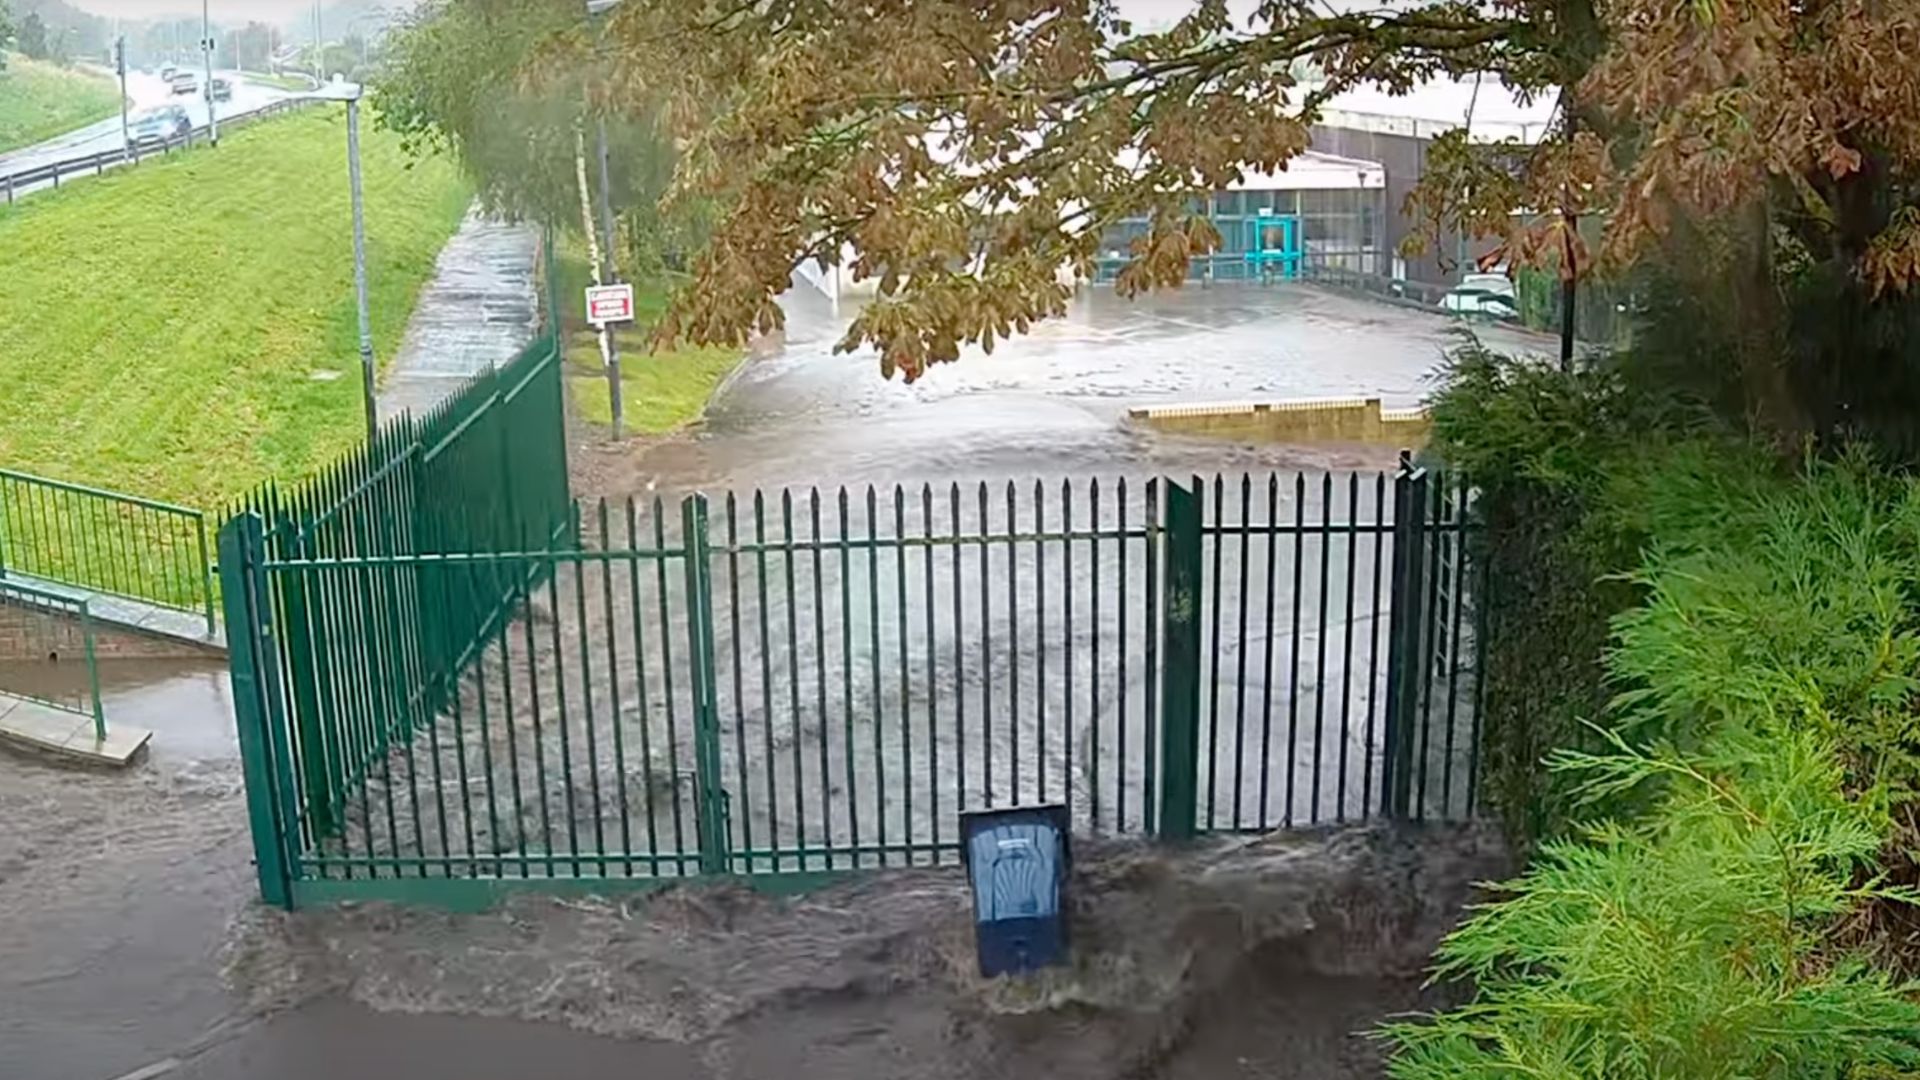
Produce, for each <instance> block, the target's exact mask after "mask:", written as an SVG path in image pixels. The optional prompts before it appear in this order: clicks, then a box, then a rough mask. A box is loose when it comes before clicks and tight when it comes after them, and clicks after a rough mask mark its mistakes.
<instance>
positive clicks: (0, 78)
mask: <svg viewBox="0 0 1920 1080" xmlns="http://www.w3.org/2000/svg"><path fill="white" fill-rule="evenodd" d="M119 111H120V89H119V87H117V86H115V85H114V84H113V80H112V79H108V78H104V77H102V76H100V75H97V74H94V73H93V72H89V71H82V70H79V69H68V68H62V67H58V66H56V65H53V64H47V63H42V62H40V61H38V60H29V59H27V58H26V57H24V56H21V55H20V54H18V53H8V54H6V71H5V72H4V73H0V153H4V152H6V151H8V150H15V149H18V148H20V147H22V146H32V145H33V144H34V143H37V142H40V141H42V140H45V139H51V138H53V137H54V136H55V135H64V134H65V133H67V132H69V131H72V130H73V129H75V128H82V127H86V126H87V125H88V124H91V123H93V122H94V121H96V120H104V119H106V118H107V117H109V116H112V115H114V114H115V113H118V112H119Z"/></svg>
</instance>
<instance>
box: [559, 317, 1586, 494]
mask: <svg viewBox="0 0 1920 1080" xmlns="http://www.w3.org/2000/svg"><path fill="white" fill-rule="evenodd" d="M784 306H785V309H786V311H787V312H788V319H787V328H786V332H785V335H784V339H783V340H782V341H780V342H779V343H778V344H777V346H776V347H773V348H771V349H768V350H766V354H765V355H761V356H759V357H756V358H755V359H754V360H752V361H750V362H749V363H748V364H746V365H745V366H744V367H743V368H742V369H741V371H740V372H739V374H738V375H737V377H736V378H735V379H734V381H733V382H732V384H731V385H729V386H728V387H727V388H726V390H725V392H724V393H723V394H721V395H720V397H719V398H718V399H717V400H716V401H715V402H714V404H713V406H712V408H711V409H710V410H709V413H708V416H707V420H706V423H705V424H704V425H703V426H702V427H701V429H700V430H699V431H697V432H696V433H695V434H693V435H692V436H689V437H686V438H680V439H669V440H664V441H661V442H656V443H652V444H649V445H645V446H642V447H640V448H639V449H637V450H626V449H611V448H608V447H606V446H605V445H604V444H596V443H595V442H594V441H593V440H591V439H589V438H582V439H581V440H580V441H581V446H580V450H581V451H583V453H581V454H577V455H576V460H579V461H580V463H581V466H582V467H583V468H582V473H583V475H582V477H581V487H582V490H579V491H576V494H585V495H595V494H607V495H612V496H616V497H625V496H626V495H629V494H632V493H635V492H641V493H651V492H653V491H656V490H658V491H665V492H669V493H674V492H680V491H686V490H691V489H695V488H698V489H703V490H705V491H707V492H709V493H710V494H715V495H718V494H721V493H724V492H726V491H729V490H733V491H742V492H744V491H748V490H751V489H753V488H756V487H758V488H776V487H781V486H792V487H796V488H802V489H804V488H807V487H811V486H813V485H816V484H817V485H820V486H822V487H823V488H826V487H829V486H832V485H839V484H848V485H865V484H869V483H873V484H883V485H891V484H895V483H904V484H907V485H908V486H909V487H910V488H917V487H918V486H919V485H920V484H921V483H934V484H943V483H945V482H948V481H959V482H961V483H968V482H974V481H982V480H984V481H989V482H1005V481H1007V480H1019V481H1023V482H1028V481H1031V480H1033V479H1035V478H1039V479H1044V480H1048V481H1050V482H1057V481H1058V480H1059V479H1061V478H1066V477H1072V478H1074V479H1076V480H1079V479H1083V478H1087V477H1092V476H1100V477H1103V478H1113V477H1117V476H1128V477H1134V478H1144V477H1146V476H1153V475H1168V476H1174V477H1184V476H1189V475H1191V474H1194V473H1203V474H1208V475H1211V474H1212V473H1214V472H1239V471H1242V470H1247V469H1256V470H1258V469H1266V468H1279V469H1295V468H1313V469H1329V468H1331V469H1345V468H1387V467H1391V465H1392V463H1393V458H1394V451H1395V449H1396V448H1393V447H1365V446H1332V447H1298V446H1295V447H1285V446H1237V445H1231V444H1222V443H1220V442H1218V441H1214V440H1203V439H1180V438H1169V437H1167V436H1164V435H1160V434H1157V433H1154V432H1151V431H1147V430H1143V429H1140V428H1137V427H1133V426H1130V425H1128V424H1127V423H1125V416H1126V411H1127V409H1128V408H1129V407H1132V406H1136V405H1151V404H1166V403H1173V402H1186V403H1198V402H1215V401H1245V400H1250V399H1282V398H1322V397H1356V396H1368V397H1379V398H1381V399H1382V401H1383V402H1384V403H1385V404H1386V405H1388V406H1390V407H1391V406H1397V405H1413V404H1417V403H1418V402H1419V401H1420V400H1421V399H1422V398H1423V397H1424V396H1425V395H1426V394H1427V393H1428V392H1430V391H1431V389H1432V382H1431V376H1432V375H1433V373H1434V372H1435V370H1436V369H1437V368H1438V366H1439V365H1440V363H1441V361H1442V359H1443V355H1444V352H1445V350H1446V349H1448V348H1450V347H1452V346H1453V345H1455V344H1458V342H1459V340H1460V339H1459V337H1458V336H1457V327H1458V325H1459V324H1457V323H1455V322H1452V321H1450V320H1448V319H1447V318H1445V317H1443V316H1440V315H1438V314H1432V315H1430V314H1427V313H1425V312H1421V311H1416V310H1412V309H1408V308H1403V307H1396V306H1391V305H1386V304H1380V303H1377V302H1373V301H1368V300H1363V299H1358V298H1354V297H1349V296H1345V295H1342V294H1339V293H1335V292H1331V291H1329V290H1326V289H1322V288H1319V287H1317V286H1312V285H1304V284H1278V285H1272V286H1245V287H1240V286H1236V287H1226V286H1216V287H1214V288H1212V289H1200V288H1187V289H1182V290H1178V291H1175V292H1169V293H1162V294H1156V295H1153V296H1149V297H1143V298H1141V299H1139V300H1137V301H1128V300H1125V299H1122V298H1120V297H1118V296H1116V295H1114V293H1113V292H1112V291H1111V290H1109V289H1090V290H1084V291H1083V292H1082V293H1081V295H1080V296H1079V297H1077V298H1076V299H1075V300H1074V301H1073V304H1072V307H1071V310H1070V311H1069V313H1068V314H1067V315H1066V316H1064V317H1063V318H1060V319H1057V320H1050V321H1048V322H1044V323H1040V324H1038V325H1036V326H1035V327H1034V328H1033V332H1032V334H1030V335H1029V336H1027V337H1025V338H1021V339H1018V340H1015V341H1010V342H1003V343H1002V344H1001V345H1000V346H999V347H998V348H996V349H995V351H994V352H993V354H992V355H987V354H985V353H983V352H981V351H980V350H979V349H971V350H968V351H966V353H965V354H964V355H963V356H962V358H961V360H960V361H959V362H958V363H955V364H945V365H939V366H936V367H934V368H933V369H932V370H930V371H929V372H928V373H927V374H926V375H925V376H924V377H922V378H921V379H920V380H919V381H918V382H915V383H914V384H912V385H907V384H906V383H904V382H901V381H899V380H897V379H896V380H893V381H891V382H889V381H885V380H882V379H881V378H880V375H879V364H878V361H877V359H876V358H875V356H874V355H873V354H872V353H871V352H870V351H862V352H859V353H851V354H841V355H834V354H833V351H832V350H833V346H834V344H835V343H836V342H837V341H838V340H839V338H840V336H841V334H842V332H843V331H844V328H845V325H846V323H847V321H848V320H849V319H850V318H851V316H852V314H853V310H852V309H851V308H850V307H849V308H843V309H841V310H839V311H836V310H834V309H833V308H831V307H830V306H829V305H828V304H827V302H826V301H825V300H823V299H821V298H820V297H818V296H817V295H816V294H813V293H810V292H809V291H807V290H806V289H796V290H795V291H794V292H793V293H791V294H789V296H788V297H787V298H786V301H785V304H784ZM1481 336H1482V339H1483V340H1484V341H1486V342H1487V344H1488V345H1490V346H1491V347H1494V348H1499V349H1504V350H1508V351H1513V352H1520V353H1542V354H1545V353H1549V352H1551V350H1552V349H1553V348H1554V347H1555V343H1554V342H1551V341H1548V340H1547V339H1545V338H1542V337H1539V336H1537V335H1531V334H1526V333H1524V332H1519V331H1514V330H1509V329H1506V328H1502V327H1486V328H1483V329H1482V331H1481ZM633 362H635V363H645V360H644V359H642V358H639V357H636V358H634V361H633Z"/></svg>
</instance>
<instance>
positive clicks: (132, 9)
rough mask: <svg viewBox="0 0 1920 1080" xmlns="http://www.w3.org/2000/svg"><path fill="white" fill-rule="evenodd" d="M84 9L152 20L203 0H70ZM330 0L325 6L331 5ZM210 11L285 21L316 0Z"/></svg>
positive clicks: (233, 19) (403, 1) (390, 0)
mask: <svg viewBox="0 0 1920 1080" xmlns="http://www.w3.org/2000/svg"><path fill="white" fill-rule="evenodd" d="M67 2H68V3H69V4H72V5H73V6H74V7H77V8H79V9H80V10H82V11H90V12H92V13H93V14H95V15H118V16H120V17H121V18H125V19H151V18H156V17H160V16H188V15H192V16H195V17H197V16H199V14H200V0H67ZM331 3H332V0H327V2H326V3H324V4H323V5H322V6H323V7H326V6H331ZM387 6H388V7H407V6H409V4H408V0H387ZM207 7H208V14H209V15H210V16H211V17H212V18H213V20H214V21H215V22H227V23H237V22H245V21H247V20H249V19H251V20H254V21H257V22H267V23H285V22H288V21H290V20H292V19H294V18H297V17H300V16H304V15H306V14H307V13H309V12H311V11H312V10H313V0H207Z"/></svg>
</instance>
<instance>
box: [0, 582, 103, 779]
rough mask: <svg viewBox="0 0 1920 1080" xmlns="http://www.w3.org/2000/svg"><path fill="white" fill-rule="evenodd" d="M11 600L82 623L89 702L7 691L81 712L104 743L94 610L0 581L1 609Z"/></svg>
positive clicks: (82, 601)
mask: <svg viewBox="0 0 1920 1080" xmlns="http://www.w3.org/2000/svg"><path fill="white" fill-rule="evenodd" d="M9 599H12V600H14V601H16V602H18V601H24V602H25V603H26V605H29V606H32V607H37V608H40V609H41V610H42V611H45V612H48V613H50V614H52V615H54V616H55V617H60V616H66V617H71V618H73V619H74V620H75V621H77V622H78V623H79V624H80V641H81V644H82V652H83V656H84V658H85V660H86V665H87V700H86V702H85V707H84V708H76V707H75V706H74V704H73V703H72V702H71V701H68V700H66V699H63V698H60V697H57V696H54V695H52V694H46V693H35V692H33V691H31V690H23V689H18V688H14V689H9V690H6V691H5V692H6V693H8V694H11V695H13V696H15V697H19V698H24V699H26V700H28V701H36V702H39V703H40V704H42V705H48V706H51V707H53V708H56V709H60V710H62V711H65V712H71V713H78V714H80V715H82V716H89V717H91V718H92V719H93V737H94V738H95V739H97V740H99V741H101V742H105V741H106V738H107V717H106V710H105V708H104V707H103V706H102V705H101V701H100V663H99V659H98V657H97V656H96V655H95V652H94V646H93V610H92V606H91V605H90V604H89V603H88V601H87V599H86V598H85V597H81V596H66V595H63V594H61V593H57V592H53V591H51V590H48V589H40V588H36V587H34V586H32V585H25V584H22V583H20V582H15V581H0V607H5V606H7V603H8V601H9Z"/></svg>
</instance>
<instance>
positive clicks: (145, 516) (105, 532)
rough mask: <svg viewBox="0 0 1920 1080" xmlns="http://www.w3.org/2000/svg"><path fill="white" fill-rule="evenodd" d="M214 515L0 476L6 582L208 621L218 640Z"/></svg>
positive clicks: (0, 542)
mask: <svg viewBox="0 0 1920 1080" xmlns="http://www.w3.org/2000/svg"><path fill="white" fill-rule="evenodd" d="M208 554H209V552H208V547H207V523H206V515H204V514H202V513H201V512H200V511H198V510H192V509H188V508H187V507H184V506H174V505H172V504H170V503H163V502H156V501H154V500H152V499H142V498H138V497H136V496H132V495H123V494H120V493H119V492H114V491H104V490H101V489H99V488H92V487H86V486H84V485H81V484H69V483H65V482H63V481H59V480H49V479H47V478H45V477H40V476H30V475H28V474H26V473H20V472H12V471H9V470H6V469H0V579H6V578H9V577H11V578H14V579H18V578H20V577H22V576H26V577H31V578H38V579H40V580H42V581H49V582H55V583H58V584H62V585H70V586H73V587H75V588H79V589H85V590H88V591H91V592H97V593H103V594H106V595H109V596H118V597H124V598H126V599H130V600H138V601H141V602H143V603H148V604H153V605H156V606H159V607H164V608H171V609H174V610H177V611H184V612H188V613H191V614H195V615H200V616H202V617H204V618H205V619H206V625H207V632H208V633H209V634H211V633H212V632H213V628H214V623H213V604H214V595H213V572H212V569H211V567H212V564H211V562H210V561H209V560H208V557H207V556H208Z"/></svg>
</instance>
